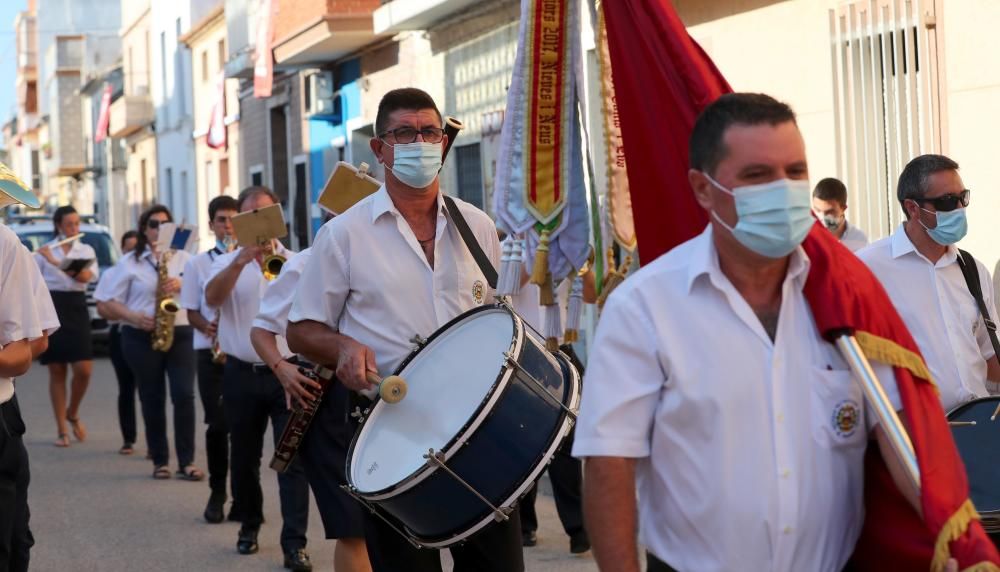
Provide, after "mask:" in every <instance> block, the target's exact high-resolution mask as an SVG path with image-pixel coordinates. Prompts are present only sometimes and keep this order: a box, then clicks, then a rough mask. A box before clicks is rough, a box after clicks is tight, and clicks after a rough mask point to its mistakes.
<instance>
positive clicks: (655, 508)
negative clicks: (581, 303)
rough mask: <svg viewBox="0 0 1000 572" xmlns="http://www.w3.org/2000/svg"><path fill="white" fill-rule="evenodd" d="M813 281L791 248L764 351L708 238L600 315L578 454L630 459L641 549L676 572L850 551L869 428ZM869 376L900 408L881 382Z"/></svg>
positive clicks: (833, 565) (887, 380) (832, 556)
mask: <svg viewBox="0 0 1000 572" xmlns="http://www.w3.org/2000/svg"><path fill="white" fill-rule="evenodd" d="M808 272H809V260H808V258H807V256H806V255H805V252H804V251H803V250H802V249H801V248H799V249H797V250H796V251H795V252H793V254H792V256H791V259H790V263H789V268H788V272H787V275H786V277H785V280H784V283H783V284H782V298H781V308H780V317H779V321H778V326H777V334H776V338H775V341H774V342H772V341H771V339H770V338H769V336H768V335H767V333H766V332H765V330H764V328H763V326H762V325H761V323H760V320H759V319H758V318H757V316H756V315H755V314H754V312H753V310H752V309H751V308H750V306H749V305H748V304H747V303H746V301H745V300H744V298H743V297H742V296H741V295H740V294H739V293H738V292H737V290H736V289H735V287H734V286H733V285H732V283H731V282H730V281H729V280H728V279H727V278H726V276H725V275H724V274H723V273H722V271H721V269H720V267H719V259H718V254H717V251H716V249H715V246H714V244H713V242H712V231H711V226H709V228H708V229H706V231H705V232H704V233H702V234H701V235H700V236H698V237H696V238H694V239H692V240H690V241H688V242H686V243H684V244H682V245H680V246H678V247H676V248H675V249H673V250H672V251H670V252H669V253H667V254H666V255H664V256H661V257H660V258H658V259H656V260H654V261H652V262H650V263H649V264H647V265H646V266H645V267H644V268H642V269H641V270H640V271H639V272H637V273H636V274H634V275H633V276H630V277H629V279H628V280H626V281H625V283H624V284H623V285H622V286H620V287H619V288H618V289H616V290H615V292H614V293H613V294H612V295H611V296H610V297H609V299H608V301H607V304H606V306H605V307H604V311H603V314H602V316H601V320H600V322H599V324H598V327H597V334H596V339H595V340H594V343H593V345H592V348H591V353H590V359H589V362H588V364H587V372H586V379H585V381H584V384H583V387H584V390H583V401H582V404H581V409H580V416H579V418H578V420H577V426H576V437H575V444H574V448H573V454H574V455H576V456H577V457H591V456H610V457H626V458H636V459H638V462H637V466H636V477H637V488H638V495H639V500H638V506H639V528H640V540H641V542H642V543H643V544H644V545H645V546H646V547H647V548H648V550H649V551H650V552H652V553H653V554H655V555H656V556H657V557H658V558H660V559H661V560H663V561H665V562H667V563H668V564H669V565H671V566H673V567H674V568H676V569H678V570H697V571H699V572H712V571H729V570H789V571H790V570H811V571H819V572H825V571H831V572H832V571H839V570H841V569H842V568H843V567H844V564H845V563H846V562H847V559H848V558H849V557H850V555H851V552H852V550H853V548H854V544H855V542H856V540H857V538H858V535H859V534H860V532H861V526H862V522H863V516H864V515H863V512H864V510H863V505H862V490H863V468H864V453H865V448H866V446H867V445H868V437H869V428H870V427H871V426H873V425H874V421H873V420H872V419H871V418H870V417H869V412H868V411H867V409H868V408H867V407H866V406H865V402H864V398H863V393H862V391H861V389H860V387H859V386H858V385H857V384H856V383H855V382H854V380H853V379H852V378H851V375H850V373H849V371H848V368H847V365H846V364H845V363H844V361H843V360H842V359H841V357H840V355H839V354H838V353H837V351H836V349H835V348H834V347H833V346H832V345H831V344H829V343H827V342H826V341H824V339H823V338H822V337H821V336H820V333H819V331H818V330H817V328H816V324H815V323H814V321H813V317H812V313H811V311H810V309H809V305H808V302H807V301H806V299H805V296H804V295H803V293H802V288H803V285H804V284H805V281H806V277H807V275H808ZM876 373H877V374H878V375H880V376H882V380H883V384H884V385H886V389H887V393H888V394H889V396H890V399H891V400H892V401H893V403H894V404H896V405H897V408H898V403H899V397H898V391H897V390H896V384H895V381H894V379H893V378H892V377H891V376H892V374H891V370H890V369H889V368H888V367H885V366H881V365H878V364H876ZM886 376H888V377H886ZM873 446H874V445H873Z"/></svg>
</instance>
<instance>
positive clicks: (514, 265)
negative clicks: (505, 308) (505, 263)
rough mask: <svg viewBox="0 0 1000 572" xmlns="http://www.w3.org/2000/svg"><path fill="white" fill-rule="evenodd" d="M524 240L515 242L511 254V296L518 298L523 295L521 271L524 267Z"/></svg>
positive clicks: (519, 239)
mask: <svg viewBox="0 0 1000 572" xmlns="http://www.w3.org/2000/svg"><path fill="white" fill-rule="evenodd" d="M523 265H524V239H521V238H518V239H516V240H514V247H513V248H512V249H511V254H510V274H511V276H510V281H511V287H510V295H511V296H517V295H518V294H520V293H521V271H522V268H523V267H524V266H523Z"/></svg>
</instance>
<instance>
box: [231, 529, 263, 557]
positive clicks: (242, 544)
mask: <svg viewBox="0 0 1000 572" xmlns="http://www.w3.org/2000/svg"><path fill="white" fill-rule="evenodd" d="M258 550H260V547H259V546H257V531H256V530H247V529H245V528H241V529H240V537H239V540H237V541H236V551H237V552H239V553H240V554H256V553H257V551H258Z"/></svg>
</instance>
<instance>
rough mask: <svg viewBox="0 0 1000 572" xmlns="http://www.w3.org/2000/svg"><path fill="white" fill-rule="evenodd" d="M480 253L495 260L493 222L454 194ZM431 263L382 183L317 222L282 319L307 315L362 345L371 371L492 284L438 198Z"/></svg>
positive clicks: (395, 360) (389, 367)
mask: <svg viewBox="0 0 1000 572" xmlns="http://www.w3.org/2000/svg"><path fill="white" fill-rule="evenodd" d="M455 203H456V204H457V205H458V208H459V209H461V212H462V215H463V217H464V218H465V220H466V222H467V223H468V224H469V228H470V229H471V231H472V233H473V235H474V236H475V237H476V240H477V241H478V242H479V244H480V246H481V247H482V249H483V251H484V253H485V254H486V256H487V257H488V258H489V259H490V261H491V262H492V263H493V265H494V267H498V263H499V260H500V241H499V239H498V238H497V233H496V225H494V223H493V221H492V220H491V219H490V218H489V217H488V216H487V215H486V213H484V212H483V211H481V210H479V209H477V208H476V207H474V206H472V205H470V204H468V203H466V202H464V201H461V200H458V199H455ZM437 212H438V216H437V230H436V234H435V241H434V268H431V267H430V265H429V264H428V262H427V258H426V257H425V256H424V254H423V251H422V250H421V249H420V245H419V244H418V243H417V238H416V236H414V234H413V231H412V230H411V229H410V226H409V224H407V222H406V220H405V219H403V216H402V214H400V212H399V211H398V210H397V209H396V207H395V205H394V204H393V202H392V199H391V198H390V197H389V194H388V192H387V191H386V189H385V187H384V186H383V187H382V188H381V189H379V191H378V192H376V193H374V194H372V195H370V196H368V197H366V198H365V199H363V200H361V201H360V202H358V203H357V204H356V205H354V206H353V207H351V208H350V209H348V210H347V211H346V212H345V213H344V214H341V215H339V216H337V217H336V218H334V219H332V220H330V221H329V222H327V223H326V225H324V226H325V227H328V228H329V230H328V231H325V232H324V234H323V236H321V237H319V238H318V239H317V240H316V242H315V243H314V244H313V250H312V255H311V256H310V258H309V261H308V262H307V263H306V267H305V269H304V270H303V272H302V278H301V279H300V280H299V285H298V288H297V289H296V295H295V301H294V302H293V304H292V310H291V312H290V313H289V316H288V320H289V321H290V322H299V321H303V320H312V321H316V322H320V323H324V324H326V325H328V326H329V327H331V328H332V329H333V330H335V331H338V332H340V333H341V334H344V335H346V336H349V337H351V338H353V339H355V340H357V341H358V342H360V343H362V344H365V345H367V346H368V347H370V348H371V349H372V350H373V351H374V353H375V361H376V364H377V366H378V370H379V373H380V374H381V375H383V376H385V375H389V374H391V373H392V372H393V371H394V370H395V368H396V367H397V366H398V365H399V363H400V362H401V361H402V360H403V358H404V357H406V355H407V354H409V353H410V351H411V350H412V349H413V343H412V342H411V341H410V340H411V339H412V338H413V336H415V335H420V336H422V337H425V338H426V337H428V336H430V335H431V334H432V333H434V331H436V330H437V329H438V328H440V327H441V326H443V325H444V324H445V323H447V322H448V321H450V320H451V319H452V318H454V317H455V316H457V315H459V314H461V313H462V312H465V311H467V310H470V309H472V308H474V307H476V306H479V305H482V304H485V303H490V301H492V299H493V294H492V291H491V289H490V287H489V285H488V284H487V282H486V278H485V277H484V276H483V273H482V271H480V270H479V266H478V265H476V261H475V260H474V259H473V258H472V255H471V254H470V253H469V250H468V247H466V245H465V243H464V242H463V241H462V237H461V236H460V235H459V233H458V229H457V228H456V227H455V225H454V224H453V223H452V222H451V220H450V218H449V217H448V215H447V214H446V212H447V211H446V210H445V206H444V201H443V200H442V198H441V197H440V196H439V197H438V210H437Z"/></svg>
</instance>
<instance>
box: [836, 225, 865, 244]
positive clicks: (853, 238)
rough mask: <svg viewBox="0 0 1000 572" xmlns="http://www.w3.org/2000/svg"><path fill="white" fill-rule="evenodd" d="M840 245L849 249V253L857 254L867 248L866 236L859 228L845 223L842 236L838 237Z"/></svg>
mask: <svg viewBox="0 0 1000 572" xmlns="http://www.w3.org/2000/svg"><path fill="white" fill-rule="evenodd" d="M840 243H841V244H843V245H844V246H846V247H847V248H848V249H850V251H851V252H857V251H859V250H861V249H862V248H864V247H866V246H868V236H867V235H865V232H864V231H863V230H861V229H860V228H858V227H856V226H853V225H851V223H849V222H846V221H845V222H844V234H843V235H841V237H840Z"/></svg>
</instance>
